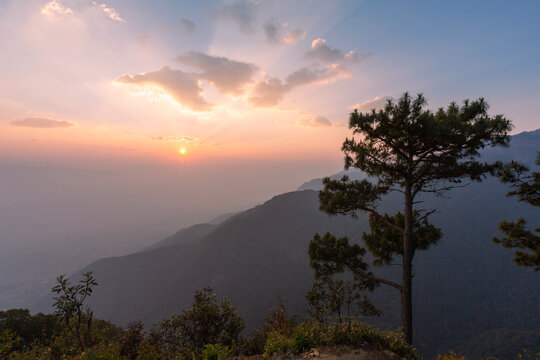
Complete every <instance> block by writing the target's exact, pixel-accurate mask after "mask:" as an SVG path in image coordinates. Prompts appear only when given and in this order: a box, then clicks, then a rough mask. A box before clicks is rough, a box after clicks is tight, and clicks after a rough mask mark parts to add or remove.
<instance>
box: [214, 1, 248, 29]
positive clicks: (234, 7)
mask: <svg viewBox="0 0 540 360" xmlns="http://www.w3.org/2000/svg"><path fill="white" fill-rule="evenodd" d="M257 3H258V1H255V0H252V1H250V0H239V1H234V2H232V3H229V4H225V5H221V6H219V7H218V8H217V15H218V17H220V18H223V19H228V20H231V21H233V22H235V23H236V24H237V25H238V29H239V30H240V31H242V32H244V33H253V32H254V31H255V27H254V22H255V6H256V5H257Z"/></svg>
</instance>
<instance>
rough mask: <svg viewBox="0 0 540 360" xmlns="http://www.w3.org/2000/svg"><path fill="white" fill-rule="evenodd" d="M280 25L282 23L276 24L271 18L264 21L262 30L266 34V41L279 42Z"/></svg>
mask: <svg viewBox="0 0 540 360" xmlns="http://www.w3.org/2000/svg"><path fill="white" fill-rule="evenodd" d="M282 26H283V24H278V23H276V22H275V21H271V20H269V21H267V22H265V23H264V25H263V30H264V34H265V35H266V41H268V42H269V43H270V44H279V43H280V42H281V38H280V35H279V28H280V27H282Z"/></svg>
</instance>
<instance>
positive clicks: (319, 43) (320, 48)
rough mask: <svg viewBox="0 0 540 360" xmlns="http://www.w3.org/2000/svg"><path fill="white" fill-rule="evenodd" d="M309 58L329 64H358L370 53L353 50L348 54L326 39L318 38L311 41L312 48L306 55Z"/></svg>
mask: <svg viewBox="0 0 540 360" xmlns="http://www.w3.org/2000/svg"><path fill="white" fill-rule="evenodd" d="M304 56H305V57H306V58H308V59H312V60H315V61H320V62H323V63H327V64H343V65H345V64H356V63H359V62H360V61H361V60H363V59H364V58H366V57H367V56H368V55H367V54H363V55H360V54H359V53H358V52H356V51H354V50H351V51H349V52H348V53H347V54H345V53H344V52H343V51H341V50H339V49H335V48H331V47H330V46H328V45H327V44H326V40H324V39H321V38H318V39H315V40H313V42H312V43H311V50H309V51H307V52H306V53H305V55H304Z"/></svg>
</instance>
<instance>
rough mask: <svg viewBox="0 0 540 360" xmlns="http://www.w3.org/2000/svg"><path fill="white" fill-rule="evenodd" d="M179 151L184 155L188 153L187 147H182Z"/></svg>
mask: <svg viewBox="0 0 540 360" xmlns="http://www.w3.org/2000/svg"><path fill="white" fill-rule="evenodd" d="M178 152H179V153H180V154H182V155H184V154H185V153H186V149H185V148H181V149H180V150H178Z"/></svg>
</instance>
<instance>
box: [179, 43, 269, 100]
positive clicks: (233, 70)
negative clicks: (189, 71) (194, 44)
mask: <svg viewBox="0 0 540 360" xmlns="http://www.w3.org/2000/svg"><path fill="white" fill-rule="evenodd" d="M176 60H177V61H179V62H180V63H182V64H184V65H188V66H192V67H195V68H198V69H201V70H202V71H203V72H202V74H198V75H197V76H198V77H199V78H200V79H205V80H208V81H209V82H211V83H212V84H213V85H214V86H215V87H216V88H218V89H219V90H220V91H221V92H223V93H227V94H233V95H238V94H241V93H242V92H243V86H244V85H245V84H246V83H248V82H250V81H251V79H252V78H253V76H254V75H255V73H256V72H257V70H258V67H257V66H255V65H253V64H248V63H245V62H240V61H235V60H230V59H227V58H225V57H220V56H210V55H206V54H203V53H199V52H194V51H192V52H189V53H187V54H186V55H182V56H178V57H177V58H176Z"/></svg>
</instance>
